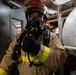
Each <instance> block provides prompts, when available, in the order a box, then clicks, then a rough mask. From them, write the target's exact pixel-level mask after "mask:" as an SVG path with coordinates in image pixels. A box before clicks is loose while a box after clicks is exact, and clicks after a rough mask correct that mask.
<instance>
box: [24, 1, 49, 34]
mask: <svg viewBox="0 0 76 75" xmlns="http://www.w3.org/2000/svg"><path fill="white" fill-rule="evenodd" d="M25 14H26V19H27V25H26V29H28V31H29V32H30V33H31V34H32V35H35V34H36V35H38V34H39V35H40V34H41V33H42V32H43V25H44V23H45V22H46V21H47V17H48V16H47V7H46V6H45V5H44V4H43V3H42V2H41V1H39V0H35V1H34V2H31V3H30V4H29V5H28V6H27V8H26V10H25Z"/></svg>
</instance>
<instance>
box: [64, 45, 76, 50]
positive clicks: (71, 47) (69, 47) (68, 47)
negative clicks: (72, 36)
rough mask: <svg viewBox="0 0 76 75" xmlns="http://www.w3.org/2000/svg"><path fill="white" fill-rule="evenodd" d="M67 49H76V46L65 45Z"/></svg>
mask: <svg viewBox="0 0 76 75" xmlns="http://www.w3.org/2000/svg"><path fill="white" fill-rule="evenodd" d="M64 48H65V49H70V50H76V47H73V46H64Z"/></svg>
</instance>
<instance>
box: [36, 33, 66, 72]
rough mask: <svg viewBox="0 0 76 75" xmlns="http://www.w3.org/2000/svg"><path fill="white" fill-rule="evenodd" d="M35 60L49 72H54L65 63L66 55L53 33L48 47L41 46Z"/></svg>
mask: <svg viewBox="0 0 76 75" xmlns="http://www.w3.org/2000/svg"><path fill="white" fill-rule="evenodd" d="M37 58H38V59H39V60H41V61H42V62H43V64H44V65H46V66H47V67H49V68H50V69H51V70H54V71H56V70H57V69H58V68H60V67H61V66H62V65H63V64H64V63H65V61H66V58H67V53H66V51H65V49H64V48H63V46H62V45H61V43H60V41H59V39H58V37H57V36H56V35H55V34H54V33H51V38H50V43H49V47H46V46H44V45H42V44H41V49H40V51H39V52H38V54H37Z"/></svg>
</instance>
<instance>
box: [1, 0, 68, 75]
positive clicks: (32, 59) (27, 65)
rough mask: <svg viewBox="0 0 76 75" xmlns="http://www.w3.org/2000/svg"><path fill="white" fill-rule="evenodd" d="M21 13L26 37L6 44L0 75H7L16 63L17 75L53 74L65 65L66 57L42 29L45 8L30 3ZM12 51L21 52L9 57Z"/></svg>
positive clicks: (56, 43) (45, 15) (51, 36)
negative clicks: (25, 23) (7, 45)
mask: <svg viewBox="0 0 76 75" xmlns="http://www.w3.org/2000/svg"><path fill="white" fill-rule="evenodd" d="M25 13H26V19H27V25H26V27H25V32H26V34H25V35H23V34H22V36H21V34H18V35H17V36H16V37H15V39H14V40H13V41H12V42H11V43H10V45H9V47H8V49H7V51H6V55H4V57H3V59H2V61H1V63H0V75H9V74H10V72H11V69H12V66H13V64H14V63H16V62H18V71H19V75H51V72H55V71H56V70H57V69H58V68H60V67H61V66H62V65H63V64H64V63H65V61H66V58H67V53H66V51H65V50H64V48H63V46H62V45H61V43H60V41H59V39H58V38H57V36H56V35H55V34H54V33H52V32H50V31H49V28H48V27H47V26H45V22H46V21H47V7H46V6H45V5H44V4H43V3H42V2H40V1H38V0H35V1H34V2H32V3H30V4H29V5H28V6H27V8H26V11H25ZM20 36H21V38H20V39H19V37H20ZM23 36H25V37H23ZM48 40H49V41H48ZM18 41H19V42H20V44H19V42H18ZM44 41H45V42H44ZM18 44H19V45H18ZM17 46H18V47H17ZM16 47H17V50H18V49H19V50H20V49H21V50H20V51H19V53H20V54H19V56H18V57H16V56H17V55H18V54H17V53H18V52H17V51H16V52H17V53H16V54H17V55H16V54H15V53H14V55H15V56H14V57H13V56H11V55H12V53H13V50H14V48H16ZM15 50H16V49H15Z"/></svg>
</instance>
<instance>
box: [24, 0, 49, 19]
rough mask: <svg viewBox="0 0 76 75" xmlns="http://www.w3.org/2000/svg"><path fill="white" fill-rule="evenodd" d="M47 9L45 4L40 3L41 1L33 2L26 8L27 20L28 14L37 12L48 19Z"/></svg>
mask: <svg viewBox="0 0 76 75" xmlns="http://www.w3.org/2000/svg"><path fill="white" fill-rule="evenodd" d="M47 10H48V9H47V7H46V6H45V5H44V3H43V2H41V1H39V0H35V1H34V2H31V3H30V4H29V5H28V6H27V8H26V11H25V13H26V18H27V16H28V14H30V13H32V12H34V11H37V12H40V13H42V14H43V15H44V16H45V17H46V18H47V17H48V12H47Z"/></svg>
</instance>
